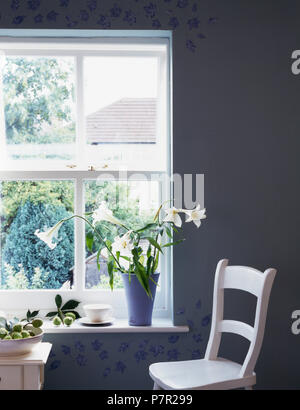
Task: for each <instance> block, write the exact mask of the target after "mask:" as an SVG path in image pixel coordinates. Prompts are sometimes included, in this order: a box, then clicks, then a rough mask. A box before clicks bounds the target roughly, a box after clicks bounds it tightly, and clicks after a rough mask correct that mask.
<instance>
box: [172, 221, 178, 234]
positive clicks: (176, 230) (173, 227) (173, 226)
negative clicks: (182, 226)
mask: <svg viewBox="0 0 300 410" xmlns="http://www.w3.org/2000/svg"><path fill="white" fill-rule="evenodd" d="M171 227H172V229H173V231H174V232H176V233H178V229H177V228H175V225H174V224H173V223H172V224H171Z"/></svg>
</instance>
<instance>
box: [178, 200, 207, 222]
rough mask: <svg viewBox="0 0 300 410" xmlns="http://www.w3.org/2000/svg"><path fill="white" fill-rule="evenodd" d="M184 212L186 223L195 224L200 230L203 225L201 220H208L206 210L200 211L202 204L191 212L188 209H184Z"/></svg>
mask: <svg viewBox="0 0 300 410" xmlns="http://www.w3.org/2000/svg"><path fill="white" fill-rule="evenodd" d="M182 212H184V213H185V214H186V220H185V222H194V224H195V225H196V226H197V228H199V227H200V225H201V219H205V218H206V215H205V212H206V209H205V208H204V209H200V204H198V205H197V206H196V208H195V209H192V210H190V211H189V210H187V209H183V210H182Z"/></svg>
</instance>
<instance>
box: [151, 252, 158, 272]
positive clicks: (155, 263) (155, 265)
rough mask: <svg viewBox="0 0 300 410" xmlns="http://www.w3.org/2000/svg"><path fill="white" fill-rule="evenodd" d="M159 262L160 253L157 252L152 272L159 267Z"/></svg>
mask: <svg viewBox="0 0 300 410" xmlns="http://www.w3.org/2000/svg"><path fill="white" fill-rule="evenodd" d="M158 262H159V253H157V255H156V258H155V262H154V265H153V269H152V273H154V272H155V271H156V269H157V267H158Z"/></svg>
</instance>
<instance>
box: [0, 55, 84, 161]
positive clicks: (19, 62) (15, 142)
mask: <svg viewBox="0 0 300 410" xmlns="http://www.w3.org/2000/svg"><path fill="white" fill-rule="evenodd" d="M74 72H75V65H74V58H72V57H27V56H18V57H15V56H13V57H6V58H5V59H4V65H3V71H2V90H3V105H4V116H5V125H4V126H5V130H6V150H7V157H8V158H10V159H14V160H45V159H47V160H71V159H73V158H74V156H75V139H76V135H75V115H74V113H75V104H74V87H75V78H74Z"/></svg>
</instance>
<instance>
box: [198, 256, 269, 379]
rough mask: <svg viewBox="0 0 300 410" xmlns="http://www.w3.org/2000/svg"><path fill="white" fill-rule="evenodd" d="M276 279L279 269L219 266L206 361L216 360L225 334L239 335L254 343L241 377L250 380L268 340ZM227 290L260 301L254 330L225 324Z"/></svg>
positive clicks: (229, 322) (230, 322) (223, 262)
mask: <svg viewBox="0 0 300 410" xmlns="http://www.w3.org/2000/svg"><path fill="white" fill-rule="evenodd" d="M275 275H276V270H275V269H267V270H266V271H265V272H264V273H263V272H260V271H259V270H256V269H253V268H250V267H246V266H228V260H227V259H223V260H221V261H220V262H219V263H218V266H217V269H216V276H215V285H214V297H213V314H212V325H211V331H210V337H209V341H208V345H207V349H206V353H205V359H207V360H216V358H217V356H218V351H219V347H220V342H221V337H222V333H235V334H238V335H240V336H243V337H245V338H246V339H248V340H249V341H250V346H249V350H248V353H247V356H246V358H245V361H244V363H243V366H242V369H241V374H240V376H241V377H244V376H250V375H251V374H252V373H253V371H254V367H255V365H256V361H257V359H258V355H259V353H260V349H261V345H262V341H263V337H264V331H265V324H266V316H267V310H268V304H269V298H270V293H271V289H272V285H273V281H274V278H275ZM224 289H239V290H244V291H246V292H249V293H252V294H253V295H255V296H256V297H257V305H256V313H255V322H254V327H252V326H250V325H248V324H246V323H243V322H239V321H235V320H223V316H224Z"/></svg>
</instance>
